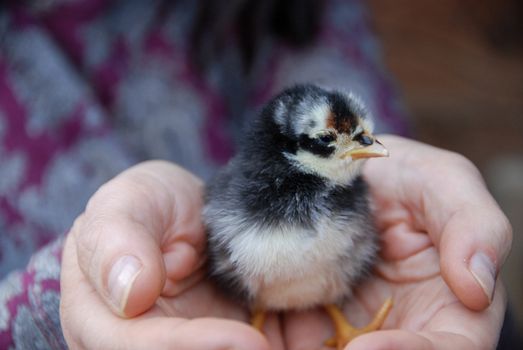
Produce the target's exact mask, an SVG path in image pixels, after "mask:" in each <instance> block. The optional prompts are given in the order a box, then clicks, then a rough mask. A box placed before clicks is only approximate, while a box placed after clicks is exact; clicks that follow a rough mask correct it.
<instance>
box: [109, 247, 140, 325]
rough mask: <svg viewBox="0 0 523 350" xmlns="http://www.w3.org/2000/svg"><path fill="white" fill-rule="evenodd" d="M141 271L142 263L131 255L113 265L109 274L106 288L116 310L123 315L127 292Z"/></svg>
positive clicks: (123, 257) (127, 296)
mask: <svg viewBox="0 0 523 350" xmlns="http://www.w3.org/2000/svg"><path fill="white" fill-rule="evenodd" d="M141 269H142V263H141V262H140V260H138V259H137V258H136V257H134V256H132V255H124V256H122V257H121V258H119V259H118V260H116V262H115V263H114V265H113V267H112V268H111V272H109V279H108V281H107V288H108V290H109V298H110V300H111V302H112V303H113V305H114V307H115V308H116V310H117V311H118V312H119V313H120V314H122V315H123V313H124V310H125V306H126V305H127V299H128V298H129V292H130V291H131V288H132V286H133V283H134V281H135V279H136V277H138V274H139V273H140V271H141Z"/></svg>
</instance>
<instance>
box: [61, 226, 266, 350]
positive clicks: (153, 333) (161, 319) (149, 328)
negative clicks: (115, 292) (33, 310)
mask: <svg viewBox="0 0 523 350" xmlns="http://www.w3.org/2000/svg"><path fill="white" fill-rule="evenodd" d="M74 239H75V237H74V236H72V235H70V236H69V237H68V239H67V241H66V243H65V247H64V255H63V264H62V278H61V281H62V282H61V283H62V297H61V300H60V321H61V325H62V329H63V333H64V336H65V339H66V341H67V343H68V345H69V346H70V347H71V348H77V349H78V348H81V349H187V350H192V349H210V350H213V349H260V350H266V349H269V346H268V344H267V341H266V340H265V339H264V337H263V336H262V335H261V334H260V333H259V332H257V331H256V330H254V329H253V328H252V327H249V326H247V325H246V324H244V323H241V322H236V321H229V320H223V319H217V318H199V319H194V320H187V319H183V318H179V317H175V316H176V315H175V314H173V316H171V317H166V315H165V314H164V313H163V312H162V310H161V308H158V307H154V308H153V309H151V310H150V311H149V312H148V313H147V314H144V315H142V316H137V317H136V318H132V319H122V318H120V317H118V316H116V315H114V314H112V313H111V312H110V311H109V309H108V308H107V307H106V306H105V304H104V303H103V301H102V300H101V299H100V298H99V296H98V295H97V293H94V288H93V286H92V284H91V283H90V282H89V281H88V280H87V278H86V276H85V275H84V274H83V273H82V272H81V271H80V270H79V266H78V264H77V256H76V253H77V252H76V243H75V242H74ZM204 299H205V298H204ZM79 300H81V302H78V301H79ZM204 302H206V301H204ZM186 304H187V303H186ZM195 306H198V305H197V304H196V305H195ZM186 307H188V305H186Z"/></svg>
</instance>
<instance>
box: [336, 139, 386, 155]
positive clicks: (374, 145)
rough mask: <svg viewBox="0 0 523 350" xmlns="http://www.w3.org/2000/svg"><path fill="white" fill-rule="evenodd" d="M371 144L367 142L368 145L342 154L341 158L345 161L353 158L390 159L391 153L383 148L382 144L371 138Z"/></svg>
mask: <svg viewBox="0 0 523 350" xmlns="http://www.w3.org/2000/svg"><path fill="white" fill-rule="evenodd" d="M370 139H371V141H372V142H371V143H370V144H369V143H368V142H367V144H366V145H362V147H358V148H355V149H351V150H349V151H347V152H345V153H343V154H342V156H341V158H342V159H345V158H347V157H351V158H352V159H363V158H376V157H388V156H389V151H388V150H387V149H386V148H385V146H383V144H382V143H381V142H379V141H378V140H376V139H375V138H373V137H372V138H370Z"/></svg>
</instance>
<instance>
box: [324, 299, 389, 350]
mask: <svg viewBox="0 0 523 350" xmlns="http://www.w3.org/2000/svg"><path fill="white" fill-rule="evenodd" d="M391 308H392V299H391V298H388V299H387V300H385V302H384V303H383V305H382V306H381V309H380V310H379V311H378V312H377V313H376V316H374V319H373V320H372V321H371V322H370V323H369V324H368V325H366V326H365V327H363V328H354V327H353V326H352V325H351V324H350V323H349V322H348V321H347V320H346V318H345V316H344V315H343V313H342V312H341V311H340V309H338V307H336V306H335V305H326V306H325V310H326V311H327V313H328V314H329V316H330V317H331V319H332V322H334V329H335V331H336V335H335V336H334V337H333V338H331V339H329V340H327V341H326V342H325V345H326V346H330V347H337V348H338V350H341V349H343V348H344V347H345V346H346V345H347V344H348V343H349V342H350V341H351V340H352V339H354V338H356V337H357V336H359V335H362V334H364V333H369V332H372V331H376V330H378V329H379V328H380V327H381V326H382V325H383V322H385V319H386V318H387V315H388V314H389V311H390V309H391Z"/></svg>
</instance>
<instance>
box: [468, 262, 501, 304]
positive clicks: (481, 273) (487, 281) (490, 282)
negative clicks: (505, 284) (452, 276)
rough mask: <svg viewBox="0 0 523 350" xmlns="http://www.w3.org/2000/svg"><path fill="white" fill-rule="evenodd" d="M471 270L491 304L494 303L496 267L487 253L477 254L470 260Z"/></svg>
mask: <svg viewBox="0 0 523 350" xmlns="http://www.w3.org/2000/svg"><path fill="white" fill-rule="evenodd" d="M469 270H470V272H471V273H472V275H473V276H474V278H475V279H476V281H477V282H478V283H479V285H480V286H481V288H482V289H483V292H484V293H485V295H486V296H487V297H488V300H489V302H492V297H493V295H494V287H495V285H496V266H495V265H494V263H493V262H492V260H490V258H489V257H488V256H487V255H486V254H485V253H482V252H477V253H476V254H474V255H473V256H472V258H471V259H470V263H469Z"/></svg>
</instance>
